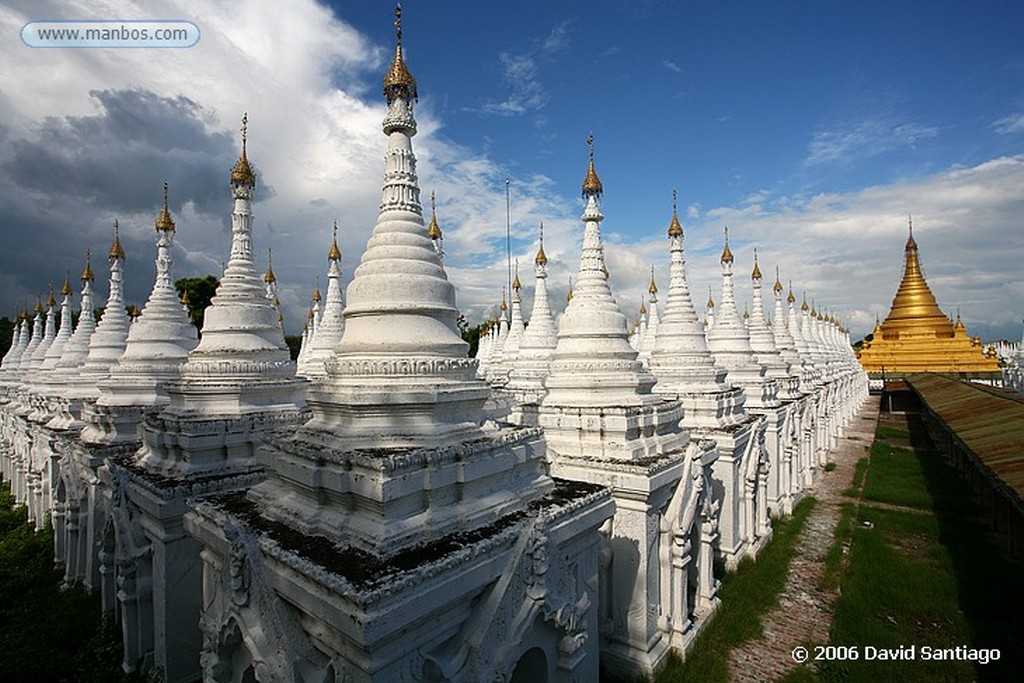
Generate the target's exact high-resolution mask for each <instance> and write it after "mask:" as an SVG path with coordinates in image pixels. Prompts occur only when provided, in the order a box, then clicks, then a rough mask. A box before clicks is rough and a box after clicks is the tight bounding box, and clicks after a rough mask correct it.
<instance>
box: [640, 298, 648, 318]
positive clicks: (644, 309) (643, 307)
mask: <svg viewBox="0 0 1024 683" xmlns="http://www.w3.org/2000/svg"><path fill="white" fill-rule="evenodd" d="M645 315H647V306H646V305H645V304H644V298H643V297H640V317H641V318H643V317H644V316H645Z"/></svg>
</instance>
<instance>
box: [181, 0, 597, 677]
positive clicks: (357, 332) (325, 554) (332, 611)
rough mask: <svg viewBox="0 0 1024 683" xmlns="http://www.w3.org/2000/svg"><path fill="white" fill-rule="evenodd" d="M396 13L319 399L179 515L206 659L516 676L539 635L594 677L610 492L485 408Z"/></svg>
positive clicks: (566, 665)
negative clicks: (237, 473) (235, 479)
mask: <svg viewBox="0 0 1024 683" xmlns="http://www.w3.org/2000/svg"><path fill="white" fill-rule="evenodd" d="M396 13H397V14H398V17H399V19H400V17H401V14H400V9H399V10H398V11H397V12H396ZM396 26H397V27H398V29H399V44H398V48H397V50H396V56H395V60H394V61H393V62H392V64H391V68H390V70H389V72H388V76H387V77H386V78H385V81H384V93H385V96H386V99H387V105H388V112H387V115H386V117H385V119H384V132H385V134H386V135H387V137H388V151H387V156H386V172H385V177H384V187H383V193H382V194H383V199H382V202H381V205H380V213H379V216H378V219H377V223H376V225H375V227H374V230H373V233H372V235H371V237H370V240H369V243H368V245H367V248H366V251H365V252H364V254H363V256H362V259H361V262H360V264H359V266H358V267H357V268H356V269H355V272H354V275H353V279H352V282H351V283H350V284H349V287H348V290H347V296H346V300H347V306H346V308H345V332H344V335H343V336H342V339H341V341H340V342H339V343H338V344H337V346H336V348H335V356H334V358H332V359H331V360H329V361H328V362H327V364H326V368H327V377H326V378H325V379H324V380H323V381H321V382H315V383H314V384H313V385H312V386H311V387H310V389H309V392H308V401H309V404H310V407H311V408H312V411H313V418H312V420H311V421H310V422H309V423H307V424H306V425H305V426H303V427H301V428H300V429H298V430H297V431H296V432H295V433H294V434H291V435H284V434H281V435H278V436H274V437H270V438H268V439H267V441H266V443H265V445H264V447H263V450H261V461H262V462H263V463H264V464H265V465H266V467H267V469H268V479H267V481H266V482H264V483H262V484H260V485H258V486H257V487H255V488H254V489H253V490H252V491H250V492H249V494H248V496H245V495H236V496H234V497H232V498H230V499H227V498H221V499H217V500H212V501H205V502H201V503H199V504H198V505H197V506H196V509H195V511H194V512H193V513H192V514H191V515H190V516H189V517H187V518H186V528H188V529H189V531H190V533H192V534H193V535H194V536H195V537H196V538H198V539H200V541H201V542H202V543H203V546H204V549H203V552H202V557H203V559H204V586H205V590H204V596H206V598H207V599H206V602H205V604H204V608H203V615H202V618H201V624H202V626H203V630H204V642H206V643H208V644H209V647H208V648H207V649H206V650H205V651H204V654H203V663H204V667H205V671H204V675H205V677H207V678H213V677H215V672H217V673H216V675H217V676H219V675H222V674H223V675H226V676H228V677H229V678H231V679H236V678H237V679H243V678H244V677H245V675H247V674H246V673H245V669H246V667H247V666H251V664H252V663H254V662H259V666H260V670H261V671H266V672H267V673H266V676H267V677H269V678H273V679H275V680H277V679H286V678H287V679H290V678H292V677H293V676H294V674H293V673H292V672H295V671H299V670H301V671H303V672H304V673H302V676H301V677H302V678H303V679H308V680H314V679H315V680H321V679H323V680H327V679H337V678H343V679H346V680H358V681H395V680H401V679H402V678H405V677H410V678H412V679H424V678H426V679H433V680H453V681H483V680H488V681H489V680H507V679H508V678H509V677H510V676H511V673H512V671H513V670H514V669H515V668H516V665H517V662H518V661H519V660H520V659H521V658H523V656H524V655H526V651H527V650H531V654H530V655H529V657H535V656H537V655H538V654H539V655H540V656H541V657H542V658H543V660H544V661H546V662H550V669H551V671H555V670H556V668H557V670H558V671H561V672H563V673H564V674H565V675H567V676H569V677H570V678H575V679H578V680H596V679H597V676H598V662H597V652H598V642H599V635H598V632H597V628H598V624H597V614H596V609H595V608H594V605H595V604H596V602H597V600H598V595H597V592H596V590H597V584H596V581H595V582H594V583H588V581H592V580H593V579H595V578H596V576H597V569H598V567H597V545H598V543H599V539H600V537H599V535H598V534H597V527H598V526H599V525H600V524H601V523H603V522H604V521H605V520H606V519H607V518H608V517H609V516H610V514H611V511H612V510H611V507H612V506H611V500H610V498H609V496H608V493H607V492H606V491H605V490H603V489H601V488H600V487H595V486H588V485H584V484H570V483H568V482H562V483H560V484H556V482H555V481H553V480H552V479H551V478H550V477H549V476H548V474H547V465H546V462H545V454H544V449H543V442H542V441H541V438H540V431H539V430H538V429H536V428H516V429H512V428H509V429H501V430H496V431H484V430H483V429H482V428H481V427H480V423H481V422H482V421H483V419H484V414H483V412H482V409H483V404H484V402H485V400H486V399H487V395H488V387H487V385H486V383H485V382H483V381H482V380H480V379H477V378H476V361H475V360H474V359H470V358H467V357H466V351H467V346H468V345H467V344H466V343H465V342H464V341H463V340H462V338H461V337H460V335H459V331H458V327H457V324H456V323H457V318H458V310H457V308H456V306H455V290H454V287H453V286H452V284H451V283H450V282H449V281H448V279H447V277H446V275H445V272H444V268H443V267H442V265H441V260H440V255H439V254H438V253H437V251H436V250H435V248H434V244H433V243H432V240H431V239H430V236H429V235H428V233H427V229H426V226H425V225H424V221H423V217H422V210H421V207H420V202H419V188H418V184H417V179H416V158H415V156H414V154H413V150H412V137H413V135H414V134H415V132H416V121H415V119H414V117H413V103H414V101H415V99H416V87H415V81H414V80H413V78H412V76H411V74H410V73H409V71H408V69H407V67H406V66H405V63H404V60H403V58H402V52H401V23H400V21H399V22H396ZM282 534H283V535H282ZM538 561H540V562H542V563H544V565H543V567H541V566H540V565H539V564H538ZM228 567H238V568H239V570H238V571H237V572H236V571H235V570H234V569H231V571H227V568H228ZM239 572H241V573H239ZM239 576H241V577H244V578H242V579H241V580H240V581H239V580H237V579H236V577H239ZM548 577H550V579H549V578H548ZM555 577H557V582H558V585H557V586H556V585H555V583H554V580H555ZM583 577H587V578H586V579H584V578H583ZM563 586H565V588H563ZM542 615H543V616H542ZM529 657H528V658H527V659H528V660H529ZM530 661H532V660H530ZM545 668H547V665H545Z"/></svg>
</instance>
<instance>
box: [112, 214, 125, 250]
mask: <svg viewBox="0 0 1024 683" xmlns="http://www.w3.org/2000/svg"><path fill="white" fill-rule="evenodd" d="M108 255H109V257H110V258H112V259H123V258H124V247H122V246H121V230H120V228H119V227H118V225H117V219H114V243H113V244H111V245H110V253H109V254H108Z"/></svg>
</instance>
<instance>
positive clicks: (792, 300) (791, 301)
mask: <svg viewBox="0 0 1024 683" xmlns="http://www.w3.org/2000/svg"><path fill="white" fill-rule="evenodd" d="M786 303H787V304H790V305H793V304H795V303H796V297H795V296H793V281H792V280H790V281H789V294H787V295H786Z"/></svg>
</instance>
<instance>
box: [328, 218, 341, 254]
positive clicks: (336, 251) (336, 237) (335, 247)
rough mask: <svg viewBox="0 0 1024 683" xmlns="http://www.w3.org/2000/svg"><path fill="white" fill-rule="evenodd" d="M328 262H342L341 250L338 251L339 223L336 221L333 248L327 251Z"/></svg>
mask: <svg viewBox="0 0 1024 683" xmlns="http://www.w3.org/2000/svg"><path fill="white" fill-rule="evenodd" d="M327 260H328V261H340V260H341V249H338V221H334V235H333V237H332V238H331V248H330V249H328V250H327Z"/></svg>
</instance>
